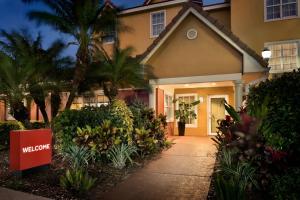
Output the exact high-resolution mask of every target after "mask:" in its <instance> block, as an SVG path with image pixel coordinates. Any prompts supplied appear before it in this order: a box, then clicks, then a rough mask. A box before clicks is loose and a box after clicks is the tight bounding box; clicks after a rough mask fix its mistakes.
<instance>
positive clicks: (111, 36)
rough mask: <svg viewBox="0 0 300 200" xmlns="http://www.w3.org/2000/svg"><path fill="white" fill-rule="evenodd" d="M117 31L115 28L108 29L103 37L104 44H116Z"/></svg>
mask: <svg viewBox="0 0 300 200" xmlns="http://www.w3.org/2000/svg"><path fill="white" fill-rule="evenodd" d="M116 36H117V33H116V30H115V28H113V27H110V28H107V29H106V30H105V31H103V34H102V36H101V40H102V42H103V43H104V44H110V43H114V42H115V40H116Z"/></svg>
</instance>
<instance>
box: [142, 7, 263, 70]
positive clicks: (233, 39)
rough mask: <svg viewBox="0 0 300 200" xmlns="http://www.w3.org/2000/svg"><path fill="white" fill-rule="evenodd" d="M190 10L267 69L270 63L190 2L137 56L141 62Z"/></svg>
mask: <svg viewBox="0 0 300 200" xmlns="http://www.w3.org/2000/svg"><path fill="white" fill-rule="evenodd" d="M190 8H194V9H195V10H196V11H197V12H198V13H199V14H200V15H202V16H203V17H205V18H206V19H207V20H208V21H209V22H210V23H212V24H213V25H214V26H215V27H217V28H218V29H219V30H220V31H221V32H222V33H224V34H225V35H226V36H227V37H228V38H230V39H231V40H232V41H233V42H234V43H235V44H236V45H237V46H239V47H240V48H241V49H242V50H244V51H245V52H246V53H247V54H249V55H250V56H251V57H253V58H254V59H255V60H256V61H257V62H258V63H259V64H260V65H261V66H263V67H267V66H268V63H267V62H266V61H265V60H264V59H263V58H262V57H261V56H260V55H258V54H257V53H256V52H255V51H254V50H253V49H251V48H250V47H249V46H248V45H247V44H245V43H244V42H243V41H241V40H240V39H239V38H238V37H237V36H236V35H235V34H234V33H232V32H231V31H230V30H229V29H228V28H226V27H225V26H224V25H223V24H221V23H220V22H219V21H218V20H216V19H215V18H213V17H211V16H210V15H209V13H208V12H205V11H203V9H202V7H201V6H200V5H198V4H195V3H192V2H188V3H185V6H184V7H183V8H182V9H181V10H180V12H179V13H178V14H177V15H176V16H175V17H174V18H173V20H172V21H171V22H170V23H169V24H168V25H167V27H166V28H165V30H164V31H163V32H162V33H161V34H160V35H159V37H157V38H156V39H155V40H154V41H153V43H152V44H151V45H150V46H149V47H148V48H147V50H146V51H145V52H144V53H143V54H141V55H139V56H137V57H138V58H140V59H141V60H142V59H144V58H146V57H147V55H148V54H149V53H150V52H152V50H154V48H155V47H156V45H157V44H158V43H160V41H161V40H162V39H163V38H164V37H165V36H166V35H167V34H168V32H169V31H170V30H171V29H172V28H173V26H175V24H176V23H177V21H178V20H180V18H181V17H182V16H183V15H184V14H185V12H186V11H188V10H189V9H190Z"/></svg>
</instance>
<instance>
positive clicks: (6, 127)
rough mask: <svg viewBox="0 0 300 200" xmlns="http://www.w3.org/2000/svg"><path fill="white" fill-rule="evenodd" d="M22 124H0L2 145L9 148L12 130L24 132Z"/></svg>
mask: <svg viewBox="0 0 300 200" xmlns="http://www.w3.org/2000/svg"><path fill="white" fill-rule="evenodd" d="M24 129H25V128H24V126H23V124H22V123H21V122H15V121H11V122H0V145H1V146H4V147H8V146H9V133H10V131H11V130H24Z"/></svg>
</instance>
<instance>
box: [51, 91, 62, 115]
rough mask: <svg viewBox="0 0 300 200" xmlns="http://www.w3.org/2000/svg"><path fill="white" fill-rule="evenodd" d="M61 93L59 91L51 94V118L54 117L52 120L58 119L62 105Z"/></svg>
mask: <svg viewBox="0 0 300 200" xmlns="http://www.w3.org/2000/svg"><path fill="white" fill-rule="evenodd" d="M59 92H60V91H59V90H53V91H52V92H51V116H52V119H54V117H56V115H57V114H58V111H59V107H60V104H61V98H60V94H59Z"/></svg>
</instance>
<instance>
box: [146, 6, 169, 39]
mask: <svg viewBox="0 0 300 200" xmlns="http://www.w3.org/2000/svg"><path fill="white" fill-rule="evenodd" d="M157 13H164V29H165V28H166V26H167V11H166V10H158V11H155V12H151V13H150V38H157V37H158V36H159V35H160V34H158V35H153V25H152V19H153V18H152V16H153V15H154V14H157ZM164 29H163V30H164Z"/></svg>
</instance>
